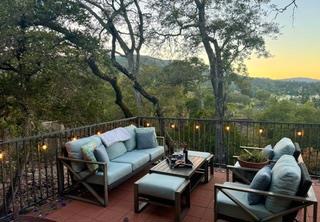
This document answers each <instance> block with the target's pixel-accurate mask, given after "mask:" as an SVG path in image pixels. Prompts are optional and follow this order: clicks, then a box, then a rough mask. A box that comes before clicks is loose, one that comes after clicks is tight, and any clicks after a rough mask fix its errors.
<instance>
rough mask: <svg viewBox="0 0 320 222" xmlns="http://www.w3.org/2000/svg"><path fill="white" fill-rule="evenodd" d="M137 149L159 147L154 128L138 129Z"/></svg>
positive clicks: (136, 130)
mask: <svg viewBox="0 0 320 222" xmlns="http://www.w3.org/2000/svg"><path fill="white" fill-rule="evenodd" d="M135 132H136V141H137V149H148V148H153V147H157V146H158V142H157V138H156V131H155V128H154V127H145V128H136V129H135Z"/></svg>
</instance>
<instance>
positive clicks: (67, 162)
mask: <svg viewBox="0 0 320 222" xmlns="http://www.w3.org/2000/svg"><path fill="white" fill-rule="evenodd" d="M157 140H158V141H159V144H161V145H163V146H164V147H165V138H164V137H162V136H157ZM160 141H161V142H160ZM164 155H165V153H164V154H163V155H161V156H159V157H157V158H155V159H153V160H151V161H149V162H147V163H146V164H144V165H143V166H141V167H139V168H137V169H135V170H134V171H133V172H131V173H130V174H128V175H126V176H124V177H122V178H121V179H119V180H117V181H115V182H114V183H112V184H110V185H108V177H107V172H108V164H107V163H103V162H94V161H86V160H79V159H74V158H69V157H67V153H66V149H65V147H64V148H63V150H62V155H60V156H58V157H57V161H58V164H57V165H58V172H59V195H60V196H64V197H67V198H70V199H75V200H80V201H84V202H87V203H91V204H96V205H101V206H104V207H106V206H107V205H108V202H109V198H108V191H109V190H112V189H114V188H116V187H118V186H119V185H120V184H121V183H123V182H124V181H126V180H128V179H129V178H130V177H132V176H134V175H136V174H137V173H139V172H141V171H142V170H144V169H145V168H147V167H150V166H151V165H152V164H154V163H155V162H157V161H158V160H160V159H162V158H163V157H164ZM72 162H73V163H85V164H98V165H99V168H100V169H101V170H102V171H101V172H102V177H103V184H99V185H100V186H102V188H103V195H99V192H98V191H97V189H96V188H95V186H96V185H97V184H91V183H89V182H87V179H88V178H89V177H90V176H92V175H94V174H95V173H96V171H92V172H90V173H89V174H88V175H86V176H84V177H83V176H81V175H80V174H79V173H78V172H76V171H74V170H73V168H72V166H71V163H72ZM64 168H66V169H67V171H68V174H69V175H70V177H71V181H72V184H71V185H70V186H69V187H67V188H65V173H64ZM80 185H82V187H84V188H85V189H86V190H87V191H88V192H89V193H90V194H91V195H92V196H93V197H94V200H92V199H89V198H86V197H81V196H78V195H74V194H72V192H73V191H76V190H77V189H78V188H79V186H80ZM99 185H98V186H99Z"/></svg>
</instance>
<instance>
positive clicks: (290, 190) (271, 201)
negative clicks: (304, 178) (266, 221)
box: [265, 155, 301, 213]
mask: <svg viewBox="0 0 320 222" xmlns="http://www.w3.org/2000/svg"><path fill="white" fill-rule="evenodd" d="M300 180H301V170H300V167H299V166H298V163H297V162H296V160H295V158H294V157H293V156H291V155H283V156H281V158H280V159H279V160H278V161H277V163H276V164H275V165H274V167H273V168H272V181H271V185H270V189H269V191H270V192H274V193H278V194H284V195H290V196H295V195H296V193H297V191H298V188H299V185H300ZM290 204H291V201H290V200H285V199H283V198H277V197H267V198H266V203H265V207H266V208H267V209H268V210H269V211H271V212H272V213H278V212H280V211H283V210H286V209H288V208H289V207H290Z"/></svg>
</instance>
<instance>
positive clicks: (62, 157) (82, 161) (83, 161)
mask: <svg viewBox="0 0 320 222" xmlns="http://www.w3.org/2000/svg"><path fill="white" fill-rule="evenodd" d="M57 158H58V160H64V161H70V162H75V163H86V164H98V165H101V166H104V165H107V163H106V162H97V161H88V160H79V159H73V158H69V157H64V156H58V157H57Z"/></svg>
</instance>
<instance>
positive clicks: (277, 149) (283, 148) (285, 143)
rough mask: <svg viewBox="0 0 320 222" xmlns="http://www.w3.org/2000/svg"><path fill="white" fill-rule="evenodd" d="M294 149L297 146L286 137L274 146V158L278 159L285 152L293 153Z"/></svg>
mask: <svg viewBox="0 0 320 222" xmlns="http://www.w3.org/2000/svg"><path fill="white" fill-rule="evenodd" d="M294 151H295V146H294V144H293V142H292V141H291V139H289V138H286V137H284V138H282V139H281V140H280V141H279V142H277V144H276V145H275V146H274V148H273V152H274V156H273V159H272V160H274V161H277V160H278V159H279V158H280V157H281V156H282V155H284V154H287V155H293V153H294Z"/></svg>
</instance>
